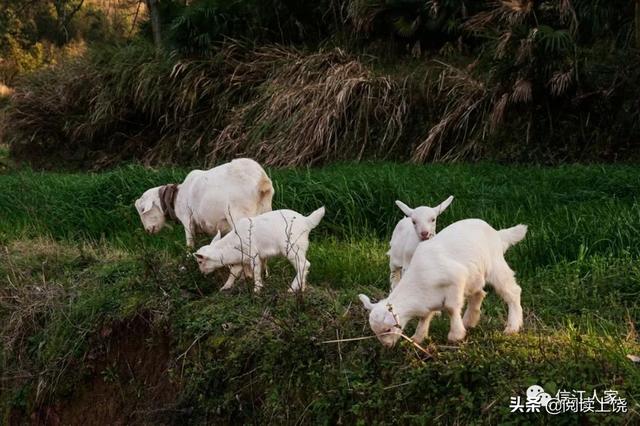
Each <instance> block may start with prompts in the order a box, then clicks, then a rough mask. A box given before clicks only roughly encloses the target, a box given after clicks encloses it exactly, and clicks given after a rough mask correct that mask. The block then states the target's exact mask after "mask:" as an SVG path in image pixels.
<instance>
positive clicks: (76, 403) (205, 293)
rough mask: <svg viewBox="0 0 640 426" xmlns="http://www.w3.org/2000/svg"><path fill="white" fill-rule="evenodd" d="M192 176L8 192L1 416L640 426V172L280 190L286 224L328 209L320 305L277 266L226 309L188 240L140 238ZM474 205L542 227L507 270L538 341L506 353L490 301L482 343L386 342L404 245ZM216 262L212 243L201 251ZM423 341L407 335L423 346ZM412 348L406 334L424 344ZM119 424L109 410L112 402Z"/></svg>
mask: <svg viewBox="0 0 640 426" xmlns="http://www.w3.org/2000/svg"><path fill="white" fill-rule="evenodd" d="M185 172H186V171H185V170H182V169H161V170H157V171H156V170H148V169H144V168H142V167H138V166H128V167H122V168H119V169H116V170H114V171H110V172H105V173H100V174H82V173H78V174H59V173H39V172H33V171H29V170H19V171H16V170H11V171H5V172H3V173H4V174H3V175H0V244H1V245H2V247H1V248H2V252H1V254H0V280H1V281H0V324H1V325H2V326H1V329H0V337H1V338H2V344H3V346H2V349H0V362H1V364H0V365H2V368H3V370H2V371H3V373H2V377H1V381H0V390H1V393H0V409H1V410H2V412H3V420H4V421H5V422H8V423H12V422H15V423H20V422H29V421H33V420H34V419H35V420H36V421H44V420H43V419H45V418H47V419H51V418H54V417H55V418H58V419H60V420H61V421H62V423H63V424H68V423H90V422H91V421H92V420H93V421H96V419H100V421H105V422H110V423H113V422H116V421H117V420H118V419H125V421H126V422H129V423H146V422H149V423H158V422H159V423H184V422H186V421H187V420H190V421H192V422H194V423H209V424H219V423H221V422H222V423H227V422H231V421H232V420H233V421H234V422H237V421H242V422H247V423H256V424H262V423H273V424H296V423H311V422H313V423H327V424H335V423H342V424H352V423H355V422H359V423H361V424H368V423H383V422H392V423H406V422H410V423H417V424H433V423H444V424H497V423H503V424H504V423H511V424H520V423H525V424H527V423H530V424H539V423H549V424H551V423H553V424H556V423H559V424H584V423H587V424H602V423H611V424H637V423H638V422H640V414H639V409H640V407H639V405H638V404H639V403H640V369H639V368H640V367H638V365H637V364H634V363H633V362H632V361H631V360H629V359H628V358H627V355H629V354H637V355H640V345H639V342H638V336H637V334H636V328H637V327H638V322H639V320H640V306H639V304H638V300H639V296H640V263H638V259H639V258H640V239H639V238H638V231H640V204H639V202H638V196H639V193H638V188H640V170H639V169H638V168H637V167H632V166H577V165H575V166H574V165H572V166H562V167H556V168H540V167H511V166H509V167H507V166H498V165H492V164H480V165H430V166H411V165H396V164H384V163H382V164H380V163H377V164H359V165H354V164H341V165H335V166H330V167H326V168H322V169H311V170H271V171H270V174H271V177H272V179H273V181H274V185H275V187H276V197H275V200H274V208H280V207H287V208H293V209H296V210H299V211H301V212H303V213H308V212H311V211H312V210H314V209H316V208H317V207H319V206H320V205H325V206H326V208H327V215H326V216H325V219H324V221H323V222H322V223H321V225H320V227H319V228H317V229H316V230H314V231H313V232H312V234H311V249H310V252H309V260H310V261H311V264H312V267H311V272H310V276H309V281H310V284H311V288H310V290H309V291H308V292H306V293H305V294H304V295H303V296H301V297H294V296H291V295H289V294H287V293H286V290H285V288H286V285H287V283H288V282H290V281H291V278H292V276H293V271H292V270H291V269H290V268H289V265H288V264H287V263H286V262H283V261H273V262H271V263H270V269H271V276H270V277H269V278H268V279H267V280H266V286H265V289H264V292H263V294H260V295H259V296H256V295H254V294H252V293H251V291H250V290H249V287H248V286H243V285H241V286H239V288H238V289H237V290H236V291H235V292H234V293H233V294H226V293H225V294H221V293H218V291H217V289H218V288H219V287H220V286H221V284H222V282H223V279H224V274H218V275H216V276H214V277H203V276H201V275H200V274H199V272H198V271H197V268H196V265H195V262H193V261H192V260H191V259H190V258H189V257H188V256H187V255H188V252H187V250H186V248H185V246H184V237H183V232H182V229H181V227H180V226H174V227H173V229H171V230H164V231H163V232H162V233H161V234H160V235H158V236H149V235H146V234H145V233H144V232H143V229H142V227H141V226H140V223H139V219H138V217H137V215H136V212H135V210H134V208H133V206H132V203H133V200H134V199H135V198H136V197H137V196H138V195H139V194H141V193H142V192H143V191H144V190H145V189H147V188H148V187H150V186H153V185H157V184H163V183H168V182H176V181H179V180H181V178H182V177H184V175H185ZM450 194H452V195H454V196H455V200H454V201H453V203H452V205H451V206H450V207H449V209H448V210H447V211H446V212H445V213H443V215H442V216H441V217H440V218H439V219H438V228H439V229H442V228H443V227H444V226H446V225H447V224H449V223H451V222H453V221H456V220H459V219H462V218H467V217H479V218H482V219H485V220H487V221H488V222H489V223H491V224H492V225H494V226H495V227H496V228H500V227H506V226H511V225H513V224H516V223H526V224H528V225H529V230H530V232H529V234H528V235H527V237H526V239H525V240H524V241H523V242H522V243H520V244H518V245H517V246H516V247H514V248H513V249H511V250H510V251H509V252H508V254H507V260H508V261H509V263H510V264H511V266H512V267H513V269H515V270H516V271H517V278H518V281H519V283H520V285H521V286H522V289H523V296H522V305H523V308H524V312H525V328H524V331H523V332H522V333H521V334H520V335H517V336H504V335H503V334H502V333H501V331H502V329H503V325H504V321H505V313H506V311H505V306H504V304H503V303H502V302H501V301H500V300H499V299H498V298H497V297H496V296H495V294H492V293H490V295H489V297H488V298H487V300H486V302H485V304H484V306H483V318H482V320H481V322H480V325H479V326H478V327H477V328H476V329H473V330H471V331H470V333H469V334H468V336H467V338H466V340H465V342H464V343H462V344H460V345H455V346H451V345H448V344H447V342H446V334H447V331H448V319H447V318H446V316H442V317H440V318H437V319H435V320H434V323H433V326H432V333H431V340H430V341H429V342H428V350H429V351H430V352H431V353H432V355H433V357H432V358H429V357H427V356H426V355H424V354H422V353H419V352H417V351H416V350H415V349H414V348H413V347H412V346H410V345H409V344H406V343H403V344H401V345H400V346H399V347H396V348H394V349H391V350H389V349H384V348H383V347H382V346H381V345H380V344H379V343H378V342H377V341H376V340H362V341H354V342H341V343H324V342H326V341H329V340H335V339H344V338H349V337H358V336H365V335H369V334H370V331H369V328H368V322H367V315H366V312H365V311H364V309H363V308H362V307H361V305H360V304H359V302H358V300H357V297H356V296H357V294H358V293H360V292H365V293H367V294H370V295H372V296H374V297H376V298H382V297H383V296H384V295H385V294H386V292H387V288H388V266H387V257H386V256H385V252H386V250H387V241H388V239H389V237H390V234H391V230H392V229H393V226H394V225H395V223H396V221H397V220H399V219H400V218H401V213H400V211H399V210H398V209H397V208H396V207H395V205H394V203H393V201H394V200H395V199H401V200H403V201H405V202H406V203H407V204H409V205H412V206H413V205H419V204H436V203H439V202H440V201H442V200H443V199H445V198H446V197H447V196H448V195H450ZM201 242H202V243H204V242H206V239H202V240H201ZM412 327H413V324H412V325H411V326H410V327H409V328H412ZM411 331H412V330H409V332H411ZM531 384H540V385H542V386H543V387H544V388H545V390H547V391H550V392H555V391H556V390H558V389H568V390H574V389H575V390H584V391H586V392H587V393H591V392H593V391H594V390H597V391H598V392H599V393H602V392H603V391H604V390H606V389H614V390H617V391H619V392H620V394H621V396H622V397H624V398H626V399H627V403H628V407H629V410H628V412H627V413H622V414H615V415H606V414H582V415H576V414H574V415H567V414H565V415H560V416H557V417H549V416H548V415H546V414H531V413H529V414H512V413H510V410H509V399H510V397H511V396H516V395H524V393H525V391H526V389H527V387H528V386H529V385H531ZM96 398H97V399H99V400H100V401H101V402H100V403H96V402H95V400H94V399H96Z"/></svg>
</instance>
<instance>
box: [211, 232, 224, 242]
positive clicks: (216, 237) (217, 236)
mask: <svg viewBox="0 0 640 426" xmlns="http://www.w3.org/2000/svg"><path fill="white" fill-rule="evenodd" d="M220 238H222V235H221V234H220V230H219V229H218V233H217V234H216V236H215V237H213V240H211V244H213V243H215V242H216V241H220Z"/></svg>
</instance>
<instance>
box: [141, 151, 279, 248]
mask: <svg viewBox="0 0 640 426" xmlns="http://www.w3.org/2000/svg"><path fill="white" fill-rule="evenodd" d="M272 198H273V185H272V184H271V179H269V176H267V174H266V173H265V171H264V169H263V168H262V167H261V166H260V165H259V164H258V163H256V162H255V161H253V160H251V159H248V158H239V159H236V160H233V161H231V162H229V163H225V164H222V165H220V166H217V167H214V168H213V169H210V170H206V171H202V170H193V171H192V172H190V173H189V174H188V175H187V177H186V178H185V180H184V181H183V182H182V183H181V184H169V185H163V186H157V187H155V188H151V189H149V190H147V191H146V192H145V193H144V194H142V196H141V197H140V198H138V199H137V200H136V202H135V206H136V210H138V214H139V215H140V219H141V220H142V224H143V225H144V228H145V230H146V231H147V232H149V233H150V234H155V233H157V232H159V231H160V230H161V229H162V228H163V227H164V225H165V223H166V221H167V218H169V219H173V220H177V221H179V222H180V223H182V226H184V230H185V235H186V239H187V245H188V246H189V247H193V246H194V236H195V235H196V233H204V234H207V235H215V234H216V232H222V233H223V234H224V233H227V232H228V231H230V230H231V228H232V227H233V221H237V220H239V219H241V218H243V217H251V216H256V215H258V214H261V213H265V212H269V211H271V200H272Z"/></svg>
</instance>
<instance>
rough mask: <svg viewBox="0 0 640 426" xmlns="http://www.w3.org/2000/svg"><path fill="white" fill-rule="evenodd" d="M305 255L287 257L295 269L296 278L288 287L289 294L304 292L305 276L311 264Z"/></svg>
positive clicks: (297, 254)
mask: <svg viewBox="0 0 640 426" xmlns="http://www.w3.org/2000/svg"><path fill="white" fill-rule="evenodd" d="M305 254H306V253H302V252H300V253H296V254H292V255H291V256H289V262H291V264H292V265H293V267H294V268H296V276H295V277H294V279H293V282H292V283H291V286H290V287H289V291H290V292H294V291H298V290H302V291H304V289H305V287H306V283H307V274H308V273H309V268H310V267H311V263H310V262H309V261H308V260H307V258H306V256H305Z"/></svg>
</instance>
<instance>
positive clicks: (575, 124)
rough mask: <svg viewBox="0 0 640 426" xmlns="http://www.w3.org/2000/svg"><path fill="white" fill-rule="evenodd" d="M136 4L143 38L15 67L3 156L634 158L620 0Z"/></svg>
mask: <svg viewBox="0 0 640 426" xmlns="http://www.w3.org/2000/svg"><path fill="white" fill-rule="evenodd" d="M152 3H153V4H155V5H156V6H155V7H156V8H157V12H158V14H159V16H160V18H161V19H159V21H158V24H157V26H158V28H157V30H158V31H159V33H160V34H161V35H162V38H161V45H159V46H156V49H155V50H154V49H153V48H152V47H151V45H150V43H151V27H152V26H153V25H152V23H151V22H149V21H143V22H142V23H141V26H142V32H141V33H140V34H141V35H140V37H139V38H136V39H135V40H133V41H132V42H130V43H129V44H128V45H126V46H118V47H115V48H114V47H111V48H105V47H100V48H94V49H92V50H93V52H90V53H88V54H87V55H85V57H83V58H82V59H80V60H69V61H66V62H65V63H64V64H61V65H60V66H57V67H55V68H53V69H47V70H44V71H41V72H37V73H35V74H30V75H27V76H25V77H24V78H23V79H21V80H20V83H18V84H17V87H18V89H19V90H18V91H17V93H16V94H15V96H14V101H13V106H12V108H11V109H10V112H9V118H10V119H9V120H8V123H9V126H10V127H9V130H8V136H9V138H10V143H11V146H12V152H13V153H14V154H15V155H16V156H17V157H19V158H24V159H28V160H30V161H33V162H34V163H36V164H40V165H46V163H50V162H51V160H52V159H54V158H56V159H60V158H61V159H64V160H67V161H68V163H67V165H68V166H70V167H76V166H88V167H102V166H105V165H110V164H114V163H116V162H118V161H121V160H122V159H139V160H144V161H146V162H148V163H163V162H172V163H178V164H186V163H189V164H194V163H196V164H211V163H212V162H215V161H218V160H221V159H225V158H231V157H235V156H238V155H252V156H254V157H256V158H257V159H258V160H260V161H263V162H265V163H267V164H271V165H292V164H296V165H303V164H317V163H325V162H329V161H335V160H338V159H344V158H394V159H399V160H412V161H417V162H428V161H434V160H436V161H442V160H445V161H447V160H457V159H477V158H491V159H497V160H510V161H539V162H562V161H576V160H578V161H592V160H608V161H629V160H637V159H638V157H639V156H640V149H639V147H638V144H637V140H638V137H639V135H640V89H639V85H638V82H639V80H640V55H639V53H638V49H637V47H638V46H637V43H638V42H637V40H638V31H637V25H636V24H635V22H634V17H635V19H636V21H638V22H640V6H636V2H633V1H628V0H624V1H623V0H615V1H608V2H602V1H598V0H562V1H533V0H508V1H507V0H502V1H497V2H496V1H481V2H468V1H463V0H447V1H445V0H442V1H435V0H432V1H426V2H425V1H415V0H389V1H382V0H342V1H339V0H324V1H321V2H295V1H286V0H269V1H246V0H242V1H241V0H237V1H231V2H227V1H218V0H196V1H193V2H189V3H184V2H181V1H163V2H159V3H157V2H148V4H150V5H151V4H152ZM307 3H308V4H307ZM152 7H153V6H152ZM50 87H55V88H56V90H55V91H53V92H52V91H51V90H49V88H50ZM81 88H82V89H81ZM84 88H89V90H86V89H84ZM60 99H62V102H59V100H60ZM42 117H47V119H42ZM43 160H44V161H43Z"/></svg>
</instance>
